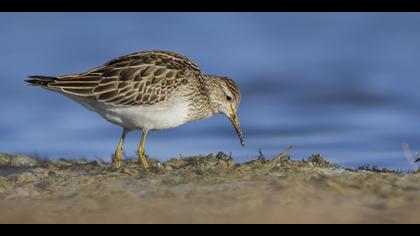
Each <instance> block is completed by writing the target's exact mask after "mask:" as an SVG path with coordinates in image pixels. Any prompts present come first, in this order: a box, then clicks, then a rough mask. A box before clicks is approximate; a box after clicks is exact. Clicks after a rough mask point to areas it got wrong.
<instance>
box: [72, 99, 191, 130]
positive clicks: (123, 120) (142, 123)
mask: <svg viewBox="0 0 420 236" xmlns="http://www.w3.org/2000/svg"><path fill="white" fill-rule="evenodd" d="M72 99H74V100H76V101H77V102H78V103H80V104H82V105H83V106H85V107H86V108H87V109H89V110H91V111H94V112H97V113H99V114H100V115H101V116H102V117H103V118H105V119H106V120H108V121H109V122H111V123H114V124H116V125H119V126H122V127H124V128H127V129H130V130H136V129H142V128H146V129H149V130H161V129H169V128H173V127H176V126H179V125H182V124H184V123H185V122H187V121H188V120H187V115H188V103H187V102H186V101H185V99H184V98H183V97H178V98H176V96H172V97H171V98H169V99H168V100H166V101H164V102H162V103H158V104H154V105H151V106H150V105H149V106H135V107H114V106H110V105H106V104H102V103H97V102H96V101H92V100H87V99H83V98H80V97H77V98H74V97H73V98H72Z"/></svg>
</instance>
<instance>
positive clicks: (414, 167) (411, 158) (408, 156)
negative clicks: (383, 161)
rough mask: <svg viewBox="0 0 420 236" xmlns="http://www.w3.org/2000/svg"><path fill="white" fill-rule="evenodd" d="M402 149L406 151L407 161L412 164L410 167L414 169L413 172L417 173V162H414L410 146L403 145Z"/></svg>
mask: <svg viewBox="0 0 420 236" xmlns="http://www.w3.org/2000/svg"><path fill="white" fill-rule="evenodd" d="M402 149H403V151H404V156H405V159H407V161H408V163H409V164H410V167H411V168H412V169H413V171H414V172H416V171H417V166H416V161H414V157H413V154H412V153H411V151H410V147H409V146H408V144H406V143H403V144H402Z"/></svg>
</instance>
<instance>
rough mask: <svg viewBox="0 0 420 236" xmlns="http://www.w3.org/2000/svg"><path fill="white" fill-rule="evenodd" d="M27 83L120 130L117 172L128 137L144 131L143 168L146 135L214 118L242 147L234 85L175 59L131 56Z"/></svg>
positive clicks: (162, 53)
mask: <svg viewBox="0 0 420 236" xmlns="http://www.w3.org/2000/svg"><path fill="white" fill-rule="evenodd" d="M29 78H31V79H29V80H26V82H27V83H29V84H31V85H35V86H40V87H42V88H45V89H48V90H50V91H54V92H58V93H61V94H63V95H65V96H67V97H69V98H71V99H72V100H74V101H76V102H78V103H79V104H81V105H83V106H84V107H86V108H87V109H88V110H90V111H94V112H97V113H98V114H99V115H101V116H102V117H103V118H105V119H106V120H107V121H109V122H111V123H113V124H116V125H119V126H121V127H123V132H122V136H121V139H120V142H119V144H118V146H117V148H116V150H115V153H114V155H113V157H112V161H113V163H114V165H115V167H117V168H119V167H120V166H121V162H122V150H123V143H124V139H125V136H126V134H127V133H128V132H130V131H134V130H142V131H143V133H142V136H141V141H140V145H139V147H138V150H137V154H138V157H139V161H140V162H141V163H142V164H143V166H144V167H145V168H148V166H149V165H148V162H147V159H146V157H145V151H144V145H145V141H146V136H147V132H148V131H149V130H163V129H169V128H173V127H177V126H179V125H182V124H184V123H187V122H189V121H194V120H200V119H205V118H209V117H211V116H212V115H214V114H218V113H222V114H225V115H226V116H227V117H228V118H229V120H230V121H231V122H232V124H233V126H234V127H235V130H236V132H237V134H238V136H239V139H240V142H241V145H244V139H243V135H242V131H241V127H240V125H239V119H238V115H237V110H238V106H239V102H240V91H239V88H238V86H237V85H236V83H235V82H234V81H233V80H232V79H230V78H228V77H224V76H215V75H206V74H203V72H201V70H200V68H199V67H198V66H197V65H196V64H195V63H194V62H192V61H191V60H190V59H188V58H187V57H185V56H182V55H180V54H178V53H174V52H168V51H144V52H136V53H132V54H129V55H126V56H122V57H118V58H116V59H113V60H111V61H109V62H107V63H106V64H104V65H102V66H99V67H97V68H94V69H92V70H89V71H87V72H85V73H78V74H70V75H64V76H58V77H51V76H41V75H35V76H29Z"/></svg>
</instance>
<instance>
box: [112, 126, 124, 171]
mask: <svg viewBox="0 0 420 236" xmlns="http://www.w3.org/2000/svg"><path fill="white" fill-rule="evenodd" d="M126 134H127V130H126V129H124V130H123V133H122V135H121V139H120V142H119V143H118V146H117V149H116V150H115V154H114V156H113V157H112V162H113V163H114V165H115V167H116V168H120V167H121V161H122V155H123V144H124V139H125V135H126Z"/></svg>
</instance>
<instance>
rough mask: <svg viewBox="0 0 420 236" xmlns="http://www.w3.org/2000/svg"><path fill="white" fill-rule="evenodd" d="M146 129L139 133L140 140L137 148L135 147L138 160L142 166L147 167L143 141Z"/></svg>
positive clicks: (144, 140)
mask: <svg viewBox="0 0 420 236" xmlns="http://www.w3.org/2000/svg"><path fill="white" fill-rule="evenodd" d="M146 136H147V129H143V134H142V135H141V141H140V145H139V148H138V149H137V155H138V156H139V162H141V163H142V164H143V167H144V168H149V164H148V163H147V159H146V156H145V155H144V143H145V142H146Z"/></svg>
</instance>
